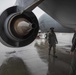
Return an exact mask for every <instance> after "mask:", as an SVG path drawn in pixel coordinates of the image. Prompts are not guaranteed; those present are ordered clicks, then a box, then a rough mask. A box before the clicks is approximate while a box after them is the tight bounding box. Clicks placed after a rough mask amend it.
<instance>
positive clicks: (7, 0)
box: [0, 0, 16, 13]
mask: <svg viewBox="0 0 76 75" xmlns="http://www.w3.org/2000/svg"><path fill="white" fill-rule="evenodd" d="M15 2H16V0H0V13H2V12H3V11H4V10H5V9H6V8H8V7H11V6H13V5H14V4H15Z"/></svg>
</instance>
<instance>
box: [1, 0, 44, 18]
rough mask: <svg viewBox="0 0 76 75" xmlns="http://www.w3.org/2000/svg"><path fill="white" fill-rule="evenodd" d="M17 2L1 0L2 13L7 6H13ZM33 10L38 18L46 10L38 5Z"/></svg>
mask: <svg viewBox="0 0 76 75" xmlns="http://www.w3.org/2000/svg"><path fill="white" fill-rule="evenodd" d="M7 1H8V2H7ZM15 2H16V0H11V1H10V0H0V13H2V12H3V11H4V10H5V9H6V8H8V7H11V6H13V5H14V4H15ZM33 12H34V14H35V15H36V17H37V18H38V19H39V17H40V16H41V15H42V14H44V11H42V10H41V9H40V8H39V7H36V8H35V9H34V10H33Z"/></svg>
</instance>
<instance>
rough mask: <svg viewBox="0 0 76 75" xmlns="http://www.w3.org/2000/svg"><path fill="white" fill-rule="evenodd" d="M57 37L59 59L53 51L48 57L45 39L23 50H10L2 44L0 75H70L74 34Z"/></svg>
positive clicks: (40, 39) (37, 40)
mask: <svg viewBox="0 0 76 75" xmlns="http://www.w3.org/2000/svg"><path fill="white" fill-rule="evenodd" d="M56 35H57V38H58V44H57V47H56V55H57V58H55V57H53V52H52V51H51V55H48V42H47V40H45V39H44V38H39V39H35V41H34V42H33V43H31V44H30V45H28V46H26V47H22V48H8V47H6V46H4V45H2V44H1V43H0V75H69V72H70V70H71V60H72V55H70V49H71V39H72V36H73V34H68V35H67V34H56ZM62 36H63V37H62Z"/></svg>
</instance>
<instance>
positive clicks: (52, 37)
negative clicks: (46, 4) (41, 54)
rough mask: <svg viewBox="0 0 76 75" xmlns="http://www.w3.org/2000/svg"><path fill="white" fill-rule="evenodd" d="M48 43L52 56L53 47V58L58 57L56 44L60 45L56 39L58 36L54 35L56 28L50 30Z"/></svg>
mask: <svg viewBox="0 0 76 75" xmlns="http://www.w3.org/2000/svg"><path fill="white" fill-rule="evenodd" d="M48 43H49V55H50V51H51V48H52V47H53V56H54V57H57V56H56V55H55V54H56V44H57V43H58V41H57V38H56V34H55V33H54V28H53V27H52V28H50V32H49V35H48Z"/></svg>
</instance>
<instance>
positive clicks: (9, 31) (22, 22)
mask: <svg viewBox="0 0 76 75" xmlns="http://www.w3.org/2000/svg"><path fill="white" fill-rule="evenodd" d="M17 8H18V7H17V6H14V7H10V8H8V9H6V10H5V11H4V12H3V13H2V14H1V17H0V36H1V38H0V40H1V42H2V43H3V44H4V45H6V46H11V47H23V46H26V45H28V44H30V43H31V42H32V41H33V40H34V39H35V38H36V36H37V33H38V30H39V25H38V21H37V18H36V16H35V15H34V14H33V12H28V11H24V12H23V13H20V12H18V11H17Z"/></svg>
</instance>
